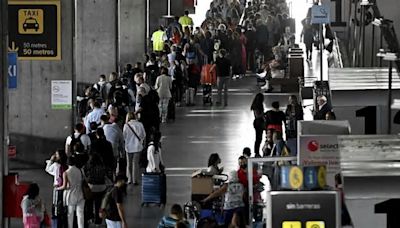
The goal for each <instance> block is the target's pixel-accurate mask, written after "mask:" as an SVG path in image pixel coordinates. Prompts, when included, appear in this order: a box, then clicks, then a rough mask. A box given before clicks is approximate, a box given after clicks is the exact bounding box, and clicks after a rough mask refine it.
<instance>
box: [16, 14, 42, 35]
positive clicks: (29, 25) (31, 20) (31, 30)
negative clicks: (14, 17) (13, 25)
mask: <svg viewBox="0 0 400 228" xmlns="http://www.w3.org/2000/svg"><path fill="white" fill-rule="evenodd" d="M43 29H44V28H43V9H19V10H18V32H19V33H20V34H42V33H43Z"/></svg>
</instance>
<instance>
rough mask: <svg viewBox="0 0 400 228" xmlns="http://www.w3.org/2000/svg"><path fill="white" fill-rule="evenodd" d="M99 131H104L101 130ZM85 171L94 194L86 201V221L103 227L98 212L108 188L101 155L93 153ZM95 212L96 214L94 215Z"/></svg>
mask: <svg viewBox="0 0 400 228" xmlns="http://www.w3.org/2000/svg"><path fill="white" fill-rule="evenodd" d="M99 130H102V129H101V128H100V129H99ZM84 170H85V174H86V176H87V182H88V184H89V187H90V190H91V191H92V193H93V198H92V199H89V200H87V201H86V207H85V209H86V210H85V212H86V213H85V218H86V220H89V219H93V221H94V224H95V225H101V223H102V220H101V218H100V217H99V214H98V213H97V211H99V209H100V205H101V201H102V199H103V196H104V193H105V190H106V188H107V186H106V178H105V177H106V176H107V172H106V171H107V170H106V166H105V165H104V163H103V159H102V157H101V156H100V154H98V153H92V154H91V155H90V158H89V161H88V163H87V164H86V166H85V169H84ZM94 211H95V212H96V213H93V212H94Z"/></svg>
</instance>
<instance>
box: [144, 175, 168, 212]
mask: <svg viewBox="0 0 400 228" xmlns="http://www.w3.org/2000/svg"><path fill="white" fill-rule="evenodd" d="M166 202H167V178H166V176H165V174H164V173H143V174H142V206H144V205H147V204H158V205H159V206H163V205H165V203H166Z"/></svg>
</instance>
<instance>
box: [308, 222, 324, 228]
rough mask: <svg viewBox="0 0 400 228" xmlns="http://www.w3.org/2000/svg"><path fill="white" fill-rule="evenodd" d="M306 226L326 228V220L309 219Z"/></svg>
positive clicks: (309, 227)
mask: <svg viewBox="0 0 400 228" xmlns="http://www.w3.org/2000/svg"><path fill="white" fill-rule="evenodd" d="M306 228H325V222H323V221H316V222H312V221H308V222H307V223H306Z"/></svg>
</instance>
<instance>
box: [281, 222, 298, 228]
mask: <svg viewBox="0 0 400 228" xmlns="http://www.w3.org/2000/svg"><path fill="white" fill-rule="evenodd" d="M282 228H301V222H300V221H284V222H283V223H282Z"/></svg>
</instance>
